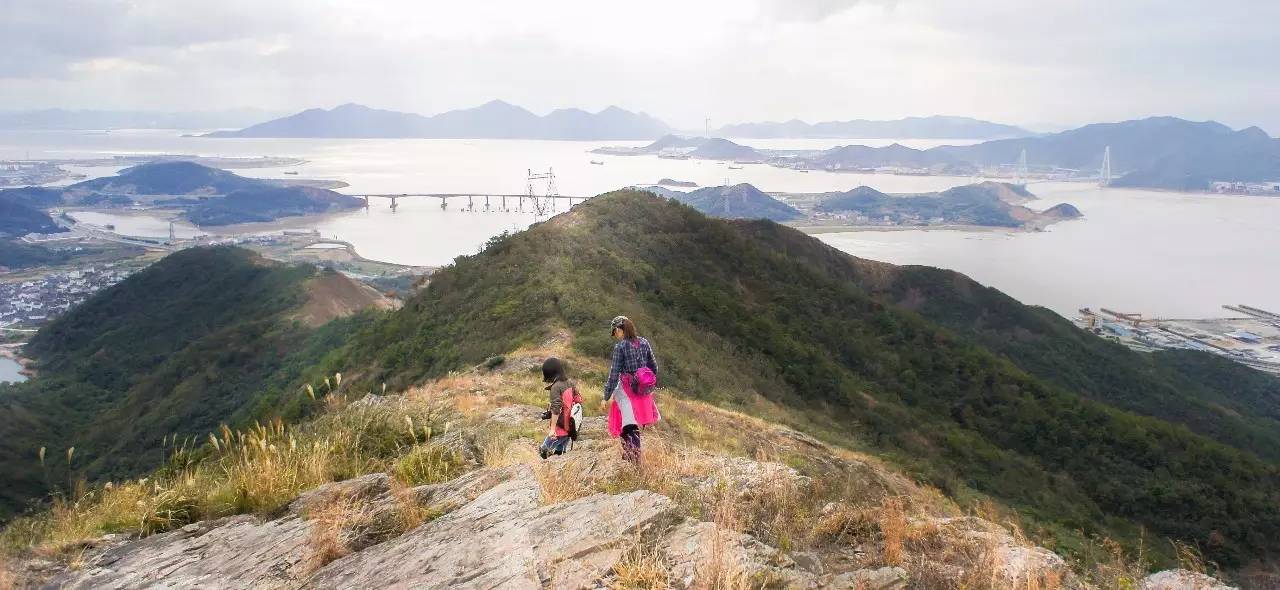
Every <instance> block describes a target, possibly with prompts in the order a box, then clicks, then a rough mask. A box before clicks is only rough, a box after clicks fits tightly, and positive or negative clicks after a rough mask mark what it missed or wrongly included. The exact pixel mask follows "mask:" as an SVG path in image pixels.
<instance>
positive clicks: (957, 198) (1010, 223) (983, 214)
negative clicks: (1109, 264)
mask: <svg viewBox="0 0 1280 590" xmlns="http://www.w3.org/2000/svg"><path fill="white" fill-rule="evenodd" d="M1004 193H1008V194H1010V195H1011V196H1012V197H1015V198H1022V199H1029V198H1032V195H1031V193H1028V192H1027V190H1026V189H1025V188H1022V187H1019V186H1016V185H1012V184H1004V183H994V182H985V183H981V184H971V185H967V186H958V187H955V188H951V189H947V190H945V191H942V192H938V193H925V194H919V195H898V196H890V195H886V194H884V193H882V192H880V191H877V190H875V189H873V188H871V187H867V186H860V187H858V188H855V189H853V190H851V191H847V192H843V193H834V194H830V195H827V196H826V197H824V198H823V199H822V200H821V201H819V202H818V204H817V205H816V206H815V207H814V209H815V210H817V211H818V212H821V213H856V214H859V215H863V216H865V217H868V218H870V219H873V220H880V219H885V218H887V219H889V220H890V221H892V222H893V223H895V224H903V223H925V222H928V221H930V220H934V219H938V220H941V221H942V222H943V223H954V224H965V225H985V226H994V227H1023V226H1024V225H1026V224H1027V222H1029V221H1032V220H1034V219H1035V218H1037V217H1039V215H1038V214H1037V213H1036V212H1035V211H1032V210H1031V209H1028V208H1026V207H1022V206H1020V205H1014V204H1012V203H1009V202H1007V201H1006V200H1005V199H1004V198H1002V194H1004ZM1058 207H1061V208H1062V209H1061V210H1062V211H1063V212H1064V215H1065V216H1066V217H1079V215H1080V212H1079V211H1078V210H1075V208H1074V207H1071V206H1070V205H1065V204H1064V205H1058ZM1068 207H1070V209H1069V210H1068V209H1066V208H1068ZM1072 212H1074V215H1072Z"/></svg>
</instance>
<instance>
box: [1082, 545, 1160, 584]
mask: <svg viewBox="0 0 1280 590" xmlns="http://www.w3.org/2000/svg"><path fill="white" fill-rule="evenodd" d="M1149 568H1150V563H1149V562H1148V560H1147V555H1146V552H1145V550H1144V544H1142V543H1139V545H1138V550H1137V552H1136V555H1134V556H1130V555H1128V554H1126V553H1125V550H1124V547H1123V546H1121V545H1120V543H1117V542H1115V541H1113V540H1111V539H1107V538H1103V539H1101V540H1100V541H1097V542H1094V541H1090V542H1089V543H1088V544H1087V545H1086V546H1085V555H1084V561H1083V563H1082V564H1080V565H1078V566H1077V569H1078V570H1081V571H1082V573H1083V575H1084V577H1085V578H1086V579H1088V580H1089V581H1090V582H1093V583H1094V584H1095V585H1097V586H1098V587H1099V588H1105V589H1108V590H1110V589H1112V588H1118V589H1123V588H1136V587H1137V585H1138V580H1141V579H1142V578H1143V577H1144V576H1146V574H1147V570H1148V569H1149Z"/></svg>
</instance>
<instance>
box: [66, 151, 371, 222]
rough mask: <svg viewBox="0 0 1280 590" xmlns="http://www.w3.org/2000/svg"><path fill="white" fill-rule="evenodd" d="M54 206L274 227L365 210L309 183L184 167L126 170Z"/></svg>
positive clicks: (76, 187) (80, 187)
mask: <svg viewBox="0 0 1280 590" xmlns="http://www.w3.org/2000/svg"><path fill="white" fill-rule="evenodd" d="M44 190H49V189H44ZM51 192H57V191H51ZM57 200H58V202H59V203H60V204H64V205H69V206H93V207H101V206H144V207H155V208H166V209H177V210H179V211H180V212H181V213H180V215H181V216H182V217H184V218H186V219H187V220H189V221H191V222H192V223H194V224H196V225H198V226H219V225H231V224H237V223H252V222H262V221H274V220H276V219H279V218H282V217H295V216H300V215H311V214H316V213H327V212H330V211H342V210H347V209H356V208H359V207H363V206H364V201H363V200H362V199H357V198H355V197H351V196H348V195H344V194H341V193H337V192H334V191H331V190H328V189H325V188H318V187H316V186H311V183H309V182H307V181H297V183H296V184H295V183H285V182H281V181H269V180H259V179H256V178H246V177H243V176H239V175H236V174H233V173H231V172H227V171H226V170H219V169H217V168H211V167H208V166H204V165H201V164H197V163H195V162H187V161H165V162H154V163H149V164H140V165H138V166H134V167H131V168H126V169H124V170H121V171H120V173H119V174H117V175H116V176H108V177H104V178H95V179H93V180H87V181H84V182H80V183H77V184H73V185H71V186H69V187H67V188H66V189H65V190H63V191H61V194H60V195H59V196H58V198H57Z"/></svg>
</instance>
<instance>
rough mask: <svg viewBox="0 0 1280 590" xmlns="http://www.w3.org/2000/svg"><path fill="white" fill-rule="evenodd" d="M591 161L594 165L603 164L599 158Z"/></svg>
mask: <svg viewBox="0 0 1280 590" xmlns="http://www.w3.org/2000/svg"><path fill="white" fill-rule="evenodd" d="M591 163H592V164H595V165H596V166H604V162H601V161H600V160H592V161H591Z"/></svg>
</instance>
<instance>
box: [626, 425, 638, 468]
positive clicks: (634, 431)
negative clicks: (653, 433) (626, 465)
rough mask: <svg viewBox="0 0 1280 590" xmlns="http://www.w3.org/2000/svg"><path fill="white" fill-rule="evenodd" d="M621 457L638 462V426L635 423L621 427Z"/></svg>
mask: <svg viewBox="0 0 1280 590" xmlns="http://www.w3.org/2000/svg"><path fill="white" fill-rule="evenodd" d="M622 458H623V459H626V460H627V461H630V462H632V463H637V464H638V463H640V427H639V426H636V425H635V424H629V425H627V426H623V427H622Z"/></svg>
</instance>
